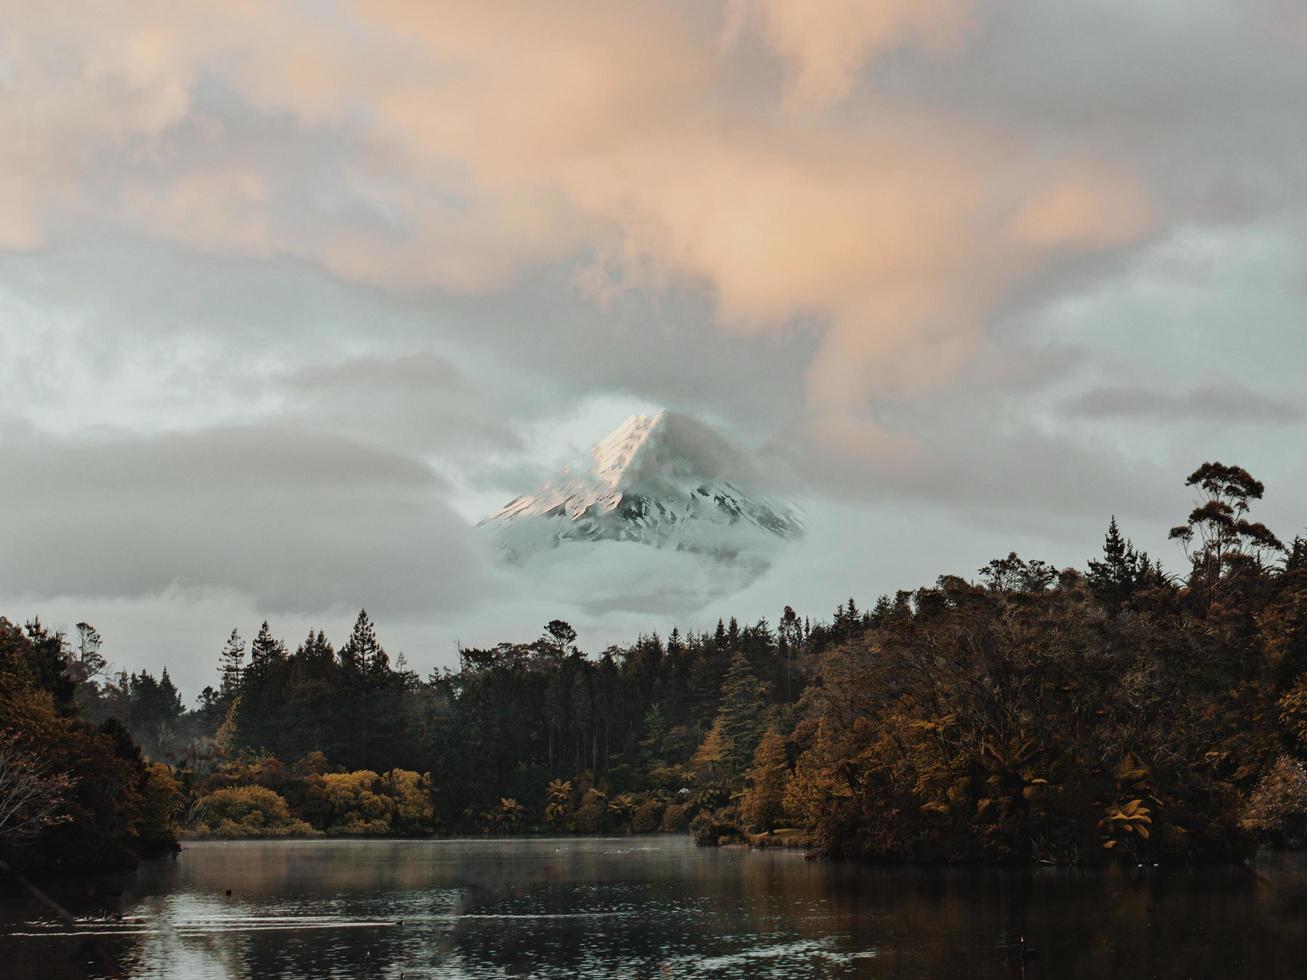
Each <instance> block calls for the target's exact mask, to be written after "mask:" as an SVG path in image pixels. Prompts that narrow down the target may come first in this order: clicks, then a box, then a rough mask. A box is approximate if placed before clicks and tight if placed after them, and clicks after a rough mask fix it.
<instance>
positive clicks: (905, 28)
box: [728, 0, 973, 108]
mask: <svg viewBox="0 0 1307 980" xmlns="http://www.w3.org/2000/svg"><path fill="white" fill-rule="evenodd" d="M972 6H973V4H972V2H971V0H875V2H868V0H734V2H733V3H732V5H731V9H730V14H729V17H730V19H729V21H728V25H729V26H728V37H729V39H731V40H734V38H735V37H736V36H737V35H738V34H739V32H740V31H741V30H743V28H744V25H745V24H748V23H757V25H758V26H759V28H760V29H761V32H762V34H763V36H764V37H765V39H766V41H767V43H768V44H769V45H770V46H771V47H773V48H774V49H775V50H776V52H777V54H779V55H780V57H781V58H782V59H783V60H784V61H785V63H786V66H787V69H788V75H789V87H790V91H789V98H790V99H791V100H792V101H793V103H794V104H795V106H796V108H805V107H813V106H821V105H825V104H828V103H830V102H833V101H837V100H839V99H841V98H843V97H844V96H846V95H847V94H848V92H849V89H850V88H851V87H852V86H853V82H854V78H855V76H856V75H857V73H858V71H859V69H861V68H862V66H863V64H864V63H865V62H866V61H868V60H869V59H871V58H873V57H874V56H875V55H878V54H881V53H884V52H886V51H888V50H892V49H893V48H896V47H898V46H900V45H909V44H911V45H917V46H920V47H922V48H924V49H926V50H927V51H931V52H936V53H942V52H947V51H950V50H952V49H955V48H956V47H957V46H958V45H959V44H960V43H961V40H962V36H963V35H964V33H966V30H967V28H968V27H969V26H970V20H971V12H972Z"/></svg>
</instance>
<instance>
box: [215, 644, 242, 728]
mask: <svg viewBox="0 0 1307 980" xmlns="http://www.w3.org/2000/svg"><path fill="white" fill-rule="evenodd" d="M218 672H219V674H220V675H221V676H222V684H221V685H220V686H219V688H218V699H219V701H221V702H222V705H223V710H224V711H225V710H226V706H227V705H230V704H231V702H232V701H234V700H235V699H236V696H237V695H239V694H240V690H241V675H242V674H244V672H245V641H244V640H242V639H241V635H240V632H239V631H238V630H234V629H233V630H232V631H231V636H229V637H227V643H226V645H225V646H223V648H222V653H220V654H219V655H218Z"/></svg>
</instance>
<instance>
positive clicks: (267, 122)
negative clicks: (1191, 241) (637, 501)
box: [0, 0, 1155, 431]
mask: <svg viewBox="0 0 1307 980" xmlns="http://www.w3.org/2000/svg"><path fill="white" fill-rule="evenodd" d="M976 17H977V14H976V12H975V10H973V9H972V5H971V3H969V2H967V0H930V2H927V0H920V2H914V3H908V2H904V0H892V2H876V3H858V2H854V0H826V2H822V3H819V4H813V3H797V2H783V0H757V2H752V3H744V4H734V5H726V6H717V5H711V4H710V5H704V4H692V3H690V2H688V0H686V2H681V3H660V2H654V0H622V2H611V3H605V4H599V5H596V4H591V3H582V2H579V0H560V2H559V3H554V4H548V5H543V4H518V3H508V2H505V0H476V2H472V0H465V2H453V0H447V2H439V3H432V2H422V0H358V2H357V3H355V4H353V5H349V6H345V7H342V8H328V9H323V10H316V9H315V10H313V11H309V10H308V9H307V8H302V7H301V6H299V5H290V4H267V3H253V2H236V3H230V4H224V5H215V6H208V7H204V8H194V7H181V6H179V5H175V4H164V3H151V2H148V0H143V2H141V3H139V4H132V5H128V6H126V7H124V6H122V5H117V4H105V5H101V6H93V7H92V8H89V9H88V10H86V11H80V10H79V11H78V12H77V13H76V14H73V13H72V12H61V11H60V10H59V9H58V8H57V7H54V8H51V7H46V6H39V7H38V6H31V7H27V8H23V11H22V14H21V16H20V17H19V18H18V23H17V25H16V29H15V30H14V31H13V33H12V34H11V36H10V38H9V39H8V40H7V41H6V42H5V49H4V57H5V59H6V60H5V63H6V67H7V72H8V77H9V79H10V85H9V87H8V89H6V90H5V93H4V95H0V122H3V123H4V124H5V125H6V128H7V130H8V131H10V132H18V133H20V134H21V136H22V138H21V139H20V140H19V141H18V144H17V145H18V147H19V148H18V149H17V150H15V149H14V148H12V147H11V148H10V149H8V150H5V151H0V154H3V155H2V156H0V245H7V246H9V247H30V246H32V245H35V244H38V243H39V242H40V241H42V240H43V238H46V237H49V236H56V237H57V236H58V235H60V234H65V235H67V234H75V233H76V231H77V229H78V227H79V226H80V224H81V223H84V222H86V221H88V220H94V221H97V222H105V221H108V222H113V223H118V224H121V225H124V226H126V227H128V228H131V229H134V230H136V231H144V232H145V233H147V234H150V235H154V236H158V237H162V238H165V239H168V240H175V241H178V242H181V243H184V244H185V245H187V246H190V247H196V248H200V249H205V250H216V251H233V252H238V253H242V254H253V255H257V256H272V255H291V256H295V257H298V258H302V259H305V260H308V261H312V262H316V263H320V264H322V265H323V266H325V267H326V268H328V269H330V270H331V271H332V272H334V273H336V274H337V275H339V276H341V277H344V278H347V279H353V280H360V281H365V282H371V283H376V284H378V285H381V286H387V287H400V288H412V287H425V286H436V287H440V288H445V289H454V290H462V291H480V290H490V289H495V288H498V287H499V286H501V285H503V284H505V283H508V282H511V281H512V280H513V278H514V277H516V276H519V275H521V274H523V273H524V272H528V271H530V270H532V269H537V268H541V267H544V266H548V265H553V264H558V263H565V262H572V263H586V262H589V261H591V259H593V257H594V256H596V255H597V256H598V257H599V260H600V261H599V262H598V263H597V264H595V265H593V266H590V269H591V271H592V272H593V270H595V269H605V270H607V271H608V273H609V279H607V280H604V279H602V278H596V277H595V276H594V275H593V274H591V275H587V276H583V277H580V278H579V279H578V281H583V282H586V283H588V284H589V287H590V288H591V289H593V290H595V291H597V292H602V291H604V290H605V289H609V290H611V289H612V288H623V287H631V286H637V287H638V286H648V285H650V284H654V285H655V286H657V285H659V284H664V283H667V282H673V281H688V282H694V283H701V284H704V285H706V286H708V287H709V288H710V289H711V290H712V291H713V292H714V294H715V296H716V300H717V309H718V323H717V324H716V325H715V326H717V327H720V328H722V329H726V330H729V331H735V332H742V333H758V332H766V331H781V330H787V329H790V328H791V325H792V323H793V322H794V320H795V318H796V317H804V318H807V319H809V320H810V321H812V322H815V323H817V324H820V325H821V329H823V330H825V331H826V340H825V342H824V345H823V346H822V347H821V348H820V350H819V351H818V353H817V355H816V357H815V359H814V361H813V363H812V365H811V366H810V368H809V371H808V375H807V378H808V392H809V401H810V404H811V406H812V412H813V416H814V418H840V417H849V418H854V417H857V416H860V415H861V414H862V413H863V411H864V406H865V403H866V399H867V397H868V395H870V394H872V393H876V392H894V391H903V390H912V389H917V388H920V387H922V386H928V385H930V384H933V383H936V382H938V381H939V380H941V379H943V378H946V377H948V376H949V375H950V374H951V373H952V372H954V371H956V370H957V368H958V367H959V365H961V364H962V363H963V362H964V361H965V359H966V358H967V357H968V356H969V353H970V352H971V351H972V350H973V349H974V347H975V345H976V344H977V343H979V342H980V340H981V338H982V337H983V328H984V325H985V323H986V319H987V317H988V315H989V314H990V313H991V312H992V310H993V309H994V308H995V305H996V304H997V303H999V302H1001V300H1002V299H1003V297H1004V296H1005V295H1007V294H1008V293H1009V292H1010V291H1011V290H1012V289H1014V288H1017V287H1019V286H1020V285H1021V284H1022V283H1023V282H1024V281H1025V280H1026V279H1028V278H1029V277H1031V276H1032V275H1035V274H1038V273H1039V272H1040V271H1041V270H1042V269H1044V268H1045V267H1046V266H1047V265H1048V264H1049V263H1053V262H1057V261H1061V260H1062V259H1064V258H1065V257H1067V256H1068V255H1071V256H1074V255H1077V254H1083V253H1086V252H1094V251H1100V250H1105V249H1111V248H1114V247H1117V246H1119V245H1122V244H1124V243H1129V242H1132V241H1135V240H1137V239H1139V238H1140V237H1141V236H1143V235H1146V234H1147V233H1148V232H1149V230H1150V229H1151V228H1152V227H1153V223H1154V220H1155V216H1154V209H1153V207H1152V205H1151V204H1150V200H1149V194H1148V189H1147V188H1146V187H1145V186H1144V185H1143V184H1142V183H1141V181H1140V180H1139V179H1138V178H1137V177H1136V176H1135V175H1134V174H1132V173H1131V172H1130V171H1129V170H1127V169H1123V168H1120V167H1114V166H1112V165H1111V164H1110V163H1105V162H1103V161H1101V160H1086V159H1082V158H1081V157H1080V155H1078V154H1077V152H1076V151H1074V150H1064V151H1060V152H1050V151H1049V150H1048V148H1047V147H1045V146H1043V145H1039V144H1037V143H1036V142H1035V141H1032V140H1031V139H1029V138H1027V137H1026V136H1024V135H1023V134H1021V133H1019V132H1013V131H1011V130H1010V129H1005V128H999V127H995V126H991V125H987V124H985V123H984V122H983V121H976V120H969V119H967V118H966V117H965V116H961V115H957V114H953V113H948V112H945V111H944V110H942V109H939V108H932V109H927V108H924V107H922V106H920V105H911V104H907V103H902V102H898V101H895V100H894V99H893V98H892V97H891V95H890V94H888V93H881V92H876V91H871V92H870V93H868V92H867V91H861V90H858V91H855V85H854V81H855V79H856V78H857V77H858V74H859V72H860V71H861V70H862V68H863V66H864V65H865V64H867V63H868V62H869V61H870V60H874V59H875V58H876V57H877V56H879V55H881V54H884V53H885V52H887V51H890V50H894V49H901V48H909V49H920V50H923V51H925V52H927V53H928V54H929V55H931V56H932V57H935V58H940V59H946V58H948V57H950V56H951V54H952V53H954V52H956V51H958V50H960V49H961V48H962V47H963V46H964V45H965V44H966V43H967V38H968V31H969V29H970V28H971V26H972V25H973V24H974V21H975V18H976ZM746 31H748V32H752V34H753V36H754V37H755V39H757V38H761V40H762V41H763V47H764V50H765V51H766V52H769V54H768V55H767V56H768V57H774V58H776V59H778V62H779V65H780V66H781V69H782V73H783V75H784V77H785V79H786V83H785V89H784V91H782V92H781V93H779V95H778V94H777V93H776V92H774V91H772V90H770V89H768V88H767V87H766V86H760V85H758V84H756V83H757V79H756V77H755V76H754V74H753V71H752V68H751V67H750V58H749V57H748V56H747V52H744V51H742V50H741V45H742V42H740V41H739V40H738V39H739V38H740V37H741V36H742V32H746ZM732 32H733V33H734V35H735V37H736V38H737V43H728V44H726V45H723V44H722V38H723V36H724V34H731V33H732ZM864 88H865V87H864ZM214 92H217V93H220V94H219V95H218V96H215V95H214V94H213V93H214ZM231 98H235V99H236V100H238V102H239V105H240V107H241V111H242V112H243V113H245V115H244V116H239V117H233V116H232V112H231V110H230V109H227V110H223V111H220V110H215V109H214V108H213V107H212V105H211V103H213V102H214V101H215V100H216V101H217V102H218V103H220V104H222V103H223V99H227V100H230V99H231ZM23 100H29V102H30V104H29V102H24V101H23ZM206 100H207V101H206ZM837 103H838V109H839V111H838V112H834V111H832V109H833V107H834V106H835V105H836V104H837ZM242 124H244V125H247V126H250V127H253V128H255V129H256V130H257V132H256V134H255V135H253V136H252V135H250V133H249V132H247V131H245V130H243V129H242V128H241V126H242ZM256 124H257V125H256ZM614 276H615V277H616V279H615V281H614V280H613V278H612V277H614ZM827 427H828V428H831V429H832V431H833V430H834V429H836V428H838V426H836V425H834V424H833V423H832V424H830V425H828V426H827Z"/></svg>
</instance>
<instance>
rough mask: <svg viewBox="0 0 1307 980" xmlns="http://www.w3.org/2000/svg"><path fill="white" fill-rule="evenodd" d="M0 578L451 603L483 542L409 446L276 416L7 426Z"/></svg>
mask: <svg viewBox="0 0 1307 980" xmlns="http://www.w3.org/2000/svg"><path fill="white" fill-rule="evenodd" d="M4 457H5V460H6V468H7V471H8V472H9V473H10V474H11V475H12V476H13V479H9V480H6V481H4V484H3V486H2V487H0V538H2V539H3V540H4V541H5V548H4V549H3V555H2V556H0V592H2V593H6V594H11V595H23V594H28V595H33V596H55V595H81V596H88V597H94V596H101V597H131V596H139V595H147V594H152V593H158V592H161V591H163V590H166V589H169V588H172V587H180V588H184V589H196V588H218V589H230V590H233V591H236V592H241V593H244V594H246V595H250V596H254V597H257V602H258V605H259V607H260V608H261V609H264V610H269V611H300V612H303V611H312V610H322V609H326V608H329V607H331V606H332V605H334V604H337V603H339V604H343V605H345V606H346V607H351V606H358V605H367V606H368V607H369V608H375V609H376V610H377V611H378V612H391V613H401V614H402V613H406V612H411V611H414V610H423V611H432V610H438V609H450V608H453V607H455V606H457V605H459V604H460V603H463V602H466V601H469V600H470V599H473V598H475V597H476V596H477V594H478V588H479V586H478V581H479V580H480V579H483V578H484V572H483V571H482V568H483V566H482V564H481V553H480V550H479V548H478V545H477V543H476V542H475V540H474V539H473V538H472V537H471V536H470V535H469V534H468V531H467V528H466V525H465V524H464V523H463V522H462V521H461V520H460V519H459V518H457V517H456V516H455V515H454V514H453V513H452V511H450V509H449V508H448V506H447V505H446V504H445V502H444V499H443V494H444V487H443V485H442V482H441V480H440V479H439V478H438V477H437V476H436V474H435V473H434V472H432V471H431V470H430V469H429V468H427V467H426V466H425V465H423V464H421V463H418V462H415V461H413V460H411V459H408V458H406V457H402V456H399V455H396V454H393V453H388V452H385V451H382V450H378V449H374V448H370V447H367V446H364V445H361V444H358V443H354V442H350V441H348V440H345V439H341V438H338V437H334V436H326V435H321V434H318V433H314V432H312V431H304V430H294V429H287V428H272V427H245V428H223V429H210V430H202V431H198V432H187V433H164V434H159V435H152V436H131V435H118V436H106V437H101V438H97V439H88V438H83V439H70V440H53V439H42V440H40V441H36V440H21V441H20V440H13V441H10V442H7V443H6V445H5V446H4Z"/></svg>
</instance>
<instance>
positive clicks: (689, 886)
mask: <svg viewBox="0 0 1307 980" xmlns="http://www.w3.org/2000/svg"><path fill="white" fill-rule="evenodd" d="M70 888H71V886H65V888H64V889H63V890H61V891H59V892H58V893H57V897H58V898H60V899H61V900H63V901H64V902H65V903H67V904H68V907H69V908H70V910H72V911H73V912H74V913H75V914H76V915H77V921H76V924H75V925H74V926H71V927H70V926H68V925H66V924H64V923H62V922H60V921H59V920H57V919H55V918H53V917H51V916H48V915H42V914H40V913H39V910H37V909H36V908H35V907H33V906H31V905H29V904H26V903H22V902H18V901H13V900H11V901H8V902H6V903H5V904H4V905H3V906H0V914H3V920H0V975H3V976H5V977H41V978H59V977H83V976H106V975H114V976H130V977H168V978H175V977H401V976H403V977H453V978H458V977H573V976H595V977H648V978H667V977H696V978H697V977H896V978H900V977H902V978H907V977H932V978H934V977H968V978H971V977H1026V978H1032V980H1033V978H1038V977H1047V978H1059V980H1060V978H1067V977H1107V976H1117V977H1123V978H1132V980H1133V978H1138V980H1143V978H1147V977H1223V978H1228V977H1258V978H1262V977H1288V976H1303V975H1307V955H1305V954H1307V861H1304V860H1303V859H1302V857H1301V856H1300V855H1291V856H1282V857H1277V858H1274V859H1270V860H1267V861H1265V862H1262V863H1261V864H1259V865H1258V867H1257V868H1256V869H1255V870H1254V871H1250V870H1247V869H1222V870H1217V871H1210V870H1209V871H1194V872H1186V871H1157V870H1153V869H1140V870H1131V871H1126V872H1122V871H1098V872H1089V871H1074V870H1063V869H1045V870H1039V871H1033V872H1012V871H999V870H983V869H948V870H925V869H881V868H868V867H860V866H855V865H849V864H837V863H828V862H822V861H807V860H804V857H803V855H802V854H800V853H798V852H796V851H780V850H767V851H750V850H742V849H733V848H730V849H721V850H715V849H703V848H696V847H695V846H694V845H693V843H692V842H691V841H690V839H689V838H687V837H659V836H648V837H623V838H611V839H593V838H568V839H480V840H418V841H276V842H230V843H219V842H212V843H208V842H206V843H191V844H188V845H187V846H186V849H185V850H184V851H183V852H182V853H181V854H180V855H178V857H177V858H176V859H175V860H171V861H163V862H153V863H149V864H146V865H143V866H142V868H141V869H140V870H139V871H138V872H136V873H135V874H133V875H131V876H130V877H129V878H128V879H127V880H126V883H125V884H123V883H121V882H120V883H119V884H118V885H117V886H109V885H106V884H104V883H97V884H96V885H95V886H94V887H91V886H87V885H83V886H81V887H80V888H76V889H72V893H70V891H69V889H70ZM119 890H120V893H117V894H115V893H114V892H118V891H119ZM228 890H230V894H228ZM118 916H121V918H118ZM1023 936H1024V937H1025V942H1026V949H1027V952H1026V953H1025V954H1023V953H1022V952H1021V938H1022V937H1023Z"/></svg>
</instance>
